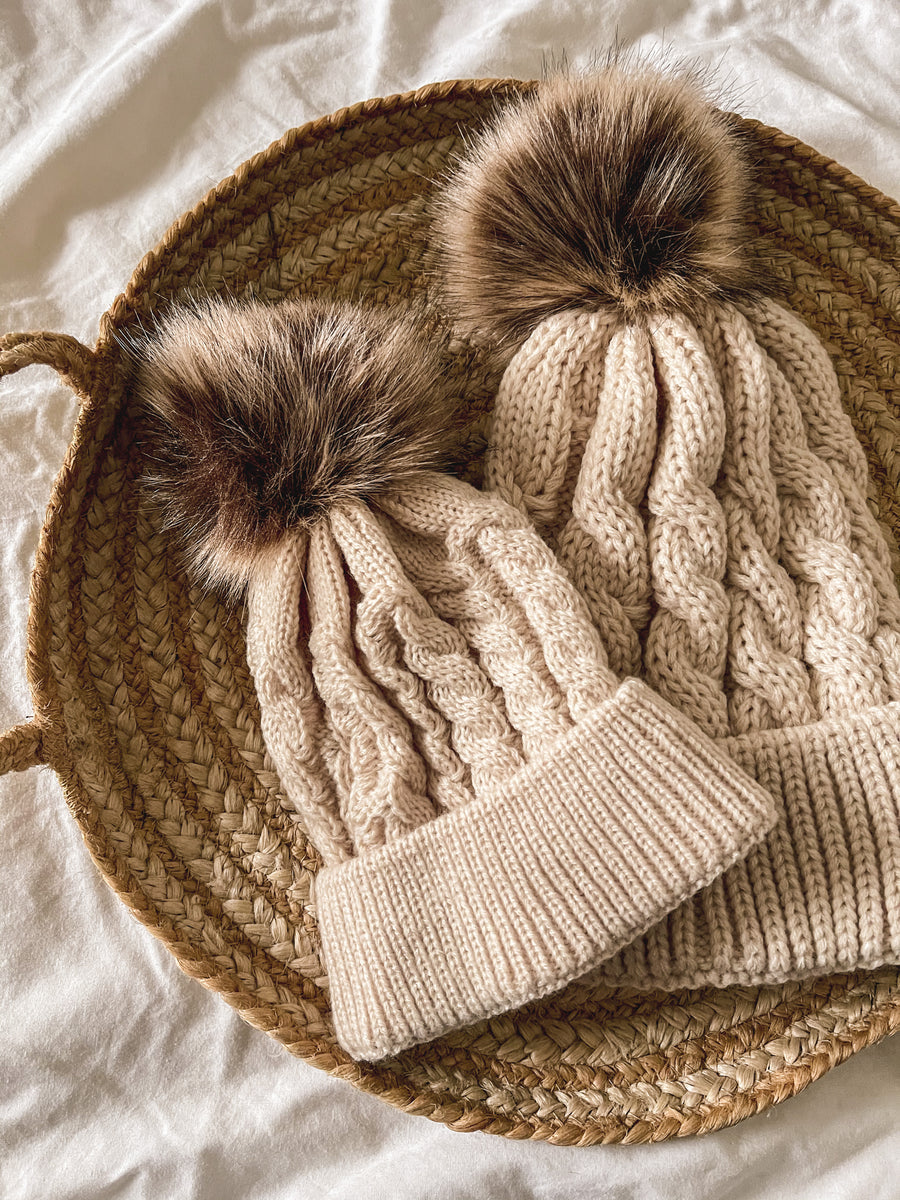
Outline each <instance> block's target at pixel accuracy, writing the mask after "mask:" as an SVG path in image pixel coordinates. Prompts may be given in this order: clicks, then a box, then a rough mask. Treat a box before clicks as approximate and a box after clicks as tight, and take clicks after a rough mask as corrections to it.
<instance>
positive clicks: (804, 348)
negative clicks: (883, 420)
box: [747, 301, 900, 700]
mask: <svg viewBox="0 0 900 1200" xmlns="http://www.w3.org/2000/svg"><path fill="white" fill-rule="evenodd" d="M747 315H748V317H749V319H750V321H751V323H752V325H753V328H754V330H755V332H756V335H757V337H758V338H759V341H760V343H761V345H763V346H765V347H766V349H767V350H768V351H769V353H770V354H771V356H772V358H773V360H774V361H775V362H776V363H777V365H778V367H779V369H780V370H781V372H782V374H783V375H784V377H785V379H786V380H787V381H788V383H789V384H790V386H791V388H792V390H793V392H794V395H795V397H796V399H797V403H798V404H799V406H800V411H801V414H802V416H803V421H804V426H805V429H806V434H807V438H808V442H809V446H810V449H811V450H812V451H813V452H814V453H816V454H817V455H818V456H819V457H820V458H822V459H824V461H825V462H827V464H828V466H829V467H830V468H831V471H832V473H833V474H834V476H835V478H836V479H837V480H838V482H839V485H840V487H841V490H842V492H843V497H844V502H845V505H846V510H847V516H848V520H849V522H850V536H851V545H852V547H853V550H854V551H855V553H856V554H858V555H859V557H860V558H861V559H862V561H863V562H864V563H865V564H866V567H867V568H868V570H869V571H870V572H871V576H872V581H873V582H874V584H875V587H876V589H877V591H878V597H879V629H878V631H877V632H876V633H875V635H874V636H873V638H872V642H873V645H875V646H876V647H877V649H878V652H879V654H880V655H881V659H882V666H883V669H884V675H885V682H886V685H887V687H888V688H889V691H890V698H891V700H900V595H898V592H897V586H896V583H895V580H894V572H893V567H892V564H891V553H890V550H889V548H888V545H887V542H886V541H885V539H884V536H883V535H882V532H881V529H880V528H879V525H878V522H877V520H876V519H875V517H874V515H873V513H872V511H871V509H870V508H869V506H868V504H867V503H866V495H867V491H868V487H869V474H868V468H867V466H866V456H865V451H864V450H863V448H862V446H861V445H860V443H859V441H858V440H857V438H856V435H855V434H854V432H853V424H852V422H851V421H850V418H849V417H848V416H847V414H846V413H845V412H844V410H843V408H842V406H841V396H840V389H839V387H838V382H837V377H836V376H835V373H834V369H833V368H832V365H831V360H830V359H829V357H828V352H827V351H826V349H825V347H824V346H823V345H822V343H821V342H820V341H819V339H818V338H817V337H816V336H815V334H813V332H812V331H811V330H810V329H809V328H808V327H807V326H806V325H805V324H804V323H803V321H801V320H800V319H799V317H796V316H794V315H793V313H790V312H788V311H787V310H786V309H784V308H782V307H781V306H780V305H777V304H774V303H772V302H771V301H760V302H759V303H758V304H756V305H753V306H751V307H749V308H748V309H747Z"/></svg>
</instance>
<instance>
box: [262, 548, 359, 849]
mask: <svg viewBox="0 0 900 1200" xmlns="http://www.w3.org/2000/svg"><path fill="white" fill-rule="evenodd" d="M306 557H307V539H306V538H305V537H304V536H298V537H297V538H295V539H292V540H291V541H289V542H287V543H286V544H285V546H284V547H283V549H282V551H281V554H280V556H279V558H278V561H277V562H274V563H273V564H272V569H271V571H270V572H269V573H267V574H266V575H265V576H262V577H260V579H259V580H258V581H256V582H255V583H254V585H253V586H252V587H251V589H250V592H249V595H248V607H249V609H250V613H251V618H252V616H253V614H254V613H256V612H263V613H265V614H266V617H267V619H266V620H263V621H256V620H252V619H251V628H252V629H253V631H254V634H253V636H251V637H249V638H248V640H247V658H248V663H249V666H250V668H251V670H252V671H253V672H254V679H255V682H256V691H257V695H258V696H259V702H260V709H261V713H262V727H263V734H264V736H265V739H266V745H267V746H268V748H269V751H270V753H271V754H272V755H273V756H274V757H275V758H277V759H278V761H279V762H280V763H282V764H283V766H282V779H281V782H282V786H283V787H284V788H285V790H286V792H287V794H288V795H290V797H291V799H292V802H293V803H294V805H295V807H296V808H297V811H298V812H299V814H300V817H301V819H302V820H303V822H304V825H305V828H306V829H307V830H308V831H309V836H310V837H311V838H312V839H313V841H314V843H315V845H316V846H317V847H318V849H319V851H320V853H321V854H322V857H323V859H324V861H325V863H326V865H331V864H333V863H337V862H340V861H342V860H343V859H347V858H350V857H351V856H352V854H353V843H352V840H351V838H350V836H349V833H348V831H347V827H346V825H345V824H344V822H343V821H342V820H341V816H340V812H339V810H338V806H337V803H336V801H335V796H334V791H333V787H332V786H331V783H330V775H329V772H328V771H327V770H326V769H325V762H324V758H325V755H324V754H323V749H324V748H325V746H326V745H327V742H328V739H327V738H326V736H325V733H326V731H325V727H324V721H323V718H322V711H321V704H320V701H319V697H318V696H317V694H316V691H315V687H314V684H313V678H312V674H311V671H310V668H309V665H308V663H307V661H306V658H305V656H304V652H303V633H302V630H301V627H300V626H301V618H300V613H301V609H302V592H303V579H304V568H305V565H306ZM280 596H286V597H287V603H285V604H284V605H279V604H278V600H277V598H278V597H280ZM275 614H278V615H277V617H276V616H275Z"/></svg>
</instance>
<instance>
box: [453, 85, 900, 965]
mask: <svg viewBox="0 0 900 1200" xmlns="http://www.w3.org/2000/svg"><path fill="white" fill-rule="evenodd" d="M749 157H750V156H749V153H748V150H747V148H746V147H745V146H744V144H743V142H742V140H741V139H740V138H739V137H738V135H737V133H736V132H735V126H734V124H733V122H732V121H731V119H730V118H729V117H728V116H726V115H724V114H722V113H720V112H718V111H717V110H716V109H715V108H713V107H712V106H711V105H710V104H709V103H708V102H707V101H706V100H705V99H704V97H703V95H702V93H701V92H700V91H699V89H698V87H697V86H696V84H695V82H694V81H693V80H692V79H691V78H690V77H688V76H681V77H678V78H673V77H669V76H662V75H659V74H657V73H655V72H652V71H642V72H638V73H629V72H628V71H627V70H625V69H624V68H623V67H622V66H621V65H619V64H613V65H612V66H611V67H610V68H609V69H608V70H607V71H605V72H602V73H600V74H599V75H598V76H596V77H593V78H590V79H587V78H578V79H576V78H565V79H561V80H556V81H551V82H548V83H546V84H543V85H539V86H538V87H537V89H536V91H535V93H534V94H533V95H531V96H528V97H526V98H525V99H523V100H521V101H519V102H518V103H517V104H515V105H514V106H513V107H512V108H511V109H510V110H507V111H506V112H504V113H502V114H501V115H500V116H499V118H497V119H496V121H495V123H494V124H493V125H492V126H490V127H489V128H488V129H487V130H486V132H485V133H484V134H483V136H482V137H481V139H480V140H479V141H478V142H476V143H475V144H474V146H473V147H472V148H471V151H470V154H469V156H468V158H467V160H466V161H465V162H464V163H463V164H462V165H461V167H460V169H459V172H458V174H457V176H456V178H455V179H454V180H453V181H452V182H451V183H450V185H449V186H448V188H447V190H446V192H445V195H444V197H443V200H442V205H441V212H440V214H439V217H438V222H437V230H438V238H439V243H440V250H441V254H442V258H443V267H444V274H445V281H446V283H445V288H446V296H447V297H448V298H449V300H450V301H451V303H452V304H453V306H454V308H455V310H456V313H457V316H458V319H459V322H460V325H461V327H462V328H463V329H466V330H468V332H469V333H470V334H472V335H473V336H477V337H478V338H480V339H481V340H482V341H484V340H490V339H493V342H494V344H495V346H496V347H497V349H498V352H499V353H503V354H505V355H506V356H507V357H508V359H509V361H508V365H507V367H506V370H505V374H504V376H503V379H502V383H501V385H500V390H499V394H498V396H497V400H496V405H495V409H494V413H493V425H492V432H491V434H490V438H489V447H488V455H487V465H486V474H485V486H486V487H488V488H490V489H492V490H493V491H495V492H496V493H497V494H499V495H502V496H503V497H504V498H505V499H507V500H508V501H509V502H510V503H511V504H514V505H516V506H518V507H519V508H520V510H521V511H523V512H525V513H528V514H529V515H530V516H531V517H532V518H533V520H534V521H535V523H536V526H537V528H538V529H539V530H540V531H541V533H542V534H543V536H544V537H545V538H546V540H547V542H548V544H549V545H550V546H552V548H553V549H554V550H555V552H556V554H557V556H558V559H559V561H560V563H561V564H562V565H563V566H564V567H565V568H566V570H567V572H568V574H569V576H570V578H571V579H572V580H573V581H574V583H575V584H576V585H577V587H578V589H579V590H580V592H581V594H582V595H583V596H584V598H585V600H586V602H587V604H588V607H589V610H590V612H591V616H592V618H593V620H594V623H595V625H596V627H597V628H598V630H599V631H600V633H601V636H602V637H603V640H604V642H605V644H606V646H607V650H608V654H609V663H610V666H611V667H612V669H613V670H614V671H615V672H616V673H617V674H620V675H637V676H640V677H641V678H643V680H644V681H645V682H646V683H648V684H649V685H650V686H651V687H652V688H653V689H654V690H655V691H656V692H657V693H658V694H659V695H660V696H661V697H664V698H665V699H666V700H668V701H669V702H670V703H671V704H672V705H673V706H675V707H676V708H677V709H678V710H679V711H680V712H682V713H683V714H684V715H685V716H686V717H689V718H690V719H691V720H692V721H693V722H694V723H695V724H696V725H697V726H698V727H699V728H702V729H703V730H704V731H705V732H706V733H707V734H709V735H710V736H711V737H712V738H714V739H716V740H717V742H718V744H719V745H720V746H721V747H722V749H723V750H725V751H726V752H727V753H728V754H729V755H730V756H731V757H732V758H733V759H734V761H735V762H737V763H740V764H741V766H743V767H744V768H745V769H746V770H747V771H748V772H749V773H751V774H752V775H753V776H754V777H755V778H756V779H757V780H758V781H759V782H760V783H762V784H763V785H764V786H765V787H766V788H767V789H768V790H769V791H770V792H771V794H772V796H773V797H774V798H775V800H776V802H777V806H778V810H779V814H780V817H779V821H778V823H777V825H776V827H775V828H774V830H773V831H772V833H771V834H770V835H769V837H768V839H767V840H766V841H765V842H764V843H763V844H762V845H760V846H759V847H757V848H756V849H755V850H754V851H752V852H751V854H750V855H749V856H748V858H747V860H746V861H745V862H743V863H740V864H737V865H736V866H734V867H733V868H731V870H730V871H729V872H728V873H727V874H725V875H724V876H723V877H722V878H721V879H719V880H718V881H717V882H716V883H714V884H713V885H712V886H711V887H710V888H708V889H706V890H705V891H703V892H702V893H700V894H699V895H697V896H696V897H694V898H693V899H692V900H691V901H689V902H688V903H687V904H686V905H684V906H682V907H681V908H680V909H678V910H677V911H676V912H674V913H673V914H671V915H670V916H669V917H668V918H667V920H666V921H665V922H663V923H661V924H660V925H659V926H658V927H656V928H654V929H653V930H652V931H650V933H648V934H647V935H646V937H644V938H642V939H640V940H637V941H636V942H635V943H634V944H633V945H632V946H631V947H629V948H628V949H627V950H625V951H624V952H623V953H622V954H621V955H620V956H618V957H617V958H616V959H615V960H614V961H613V962H611V963H609V964H607V965H606V966H605V967H604V969H603V971H602V974H603V976H604V978H606V979H609V980H612V981H617V982H623V983H628V984H629V985H633V986H638V987H657V986H659V987H670V988H671V987H680V986H696V985H702V984H715V985H727V984H732V983H748V984H750V983H763V982H775V981H783V980H787V979H790V978H800V977H804V976H809V975H814V974H819V973H826V972H832V971H835V970H842V969H852V968H862V967H866V968H871V967H876V966H879V965H881V964H883V963H885V962H893V961H898V959H900V737H898V733H900V703H898V702H900V597H898V592H897V586H896V583H895V580H894V578H893V575H892V571H891V562H890V554H889V550H888V546H887V544H886V543H885V540H884V538H883V536H882V533H881V531H880V529H879V527H878V524H877V522H876V519H875V517H874V516H873V514H872V512H871V511H870V509H869V507H868V505H867V500H866V496H867V484H868V477H867V471H866V462H865V455H864V452H863V450H862V448H861V446H860V445H859V443H858V442H857V440H856V438H855V436H854V433H853V429H852V426H851V423H850V420H849V418H848V417H847V416H846V415H845V413H844V411H843V409H842V407H841V401H840V395H839V390H838V383H837V379H836V376H835V372H834V370H833V368H832V365H831V363H830V360H829V357H828V354H827V352H826V350H825V348H824V347H823V346H822V345H821V344H820V343H819V341H818V340H817V339H816V337H815V336H814V335H813V334H812V333H811V332H810V331H809V330H808V328H807V327H806V326H805V325H804V324H803V322H802V321H801V320H800V319H799V318H798V317H796V316H795V315H793V314H792V313H791V312H789V311H788V310H787V309H786V308H784V307H782V306H780V305H779V304H778V303H776V302H775V301H774V300H772V299H767V298H765V295H764V289H765V281H764V280H763V279H762V278H761V277H759V276H758V275H757V274H755V273H754V270H753V268H752V261H751V258H750V256H749V255H748V254H747V253H746V250H745V245H746V243H747V242H748V241H749V233H748V231H747V229H746V227H745V225H744V222H743V207H744V204H745V203H746V199H747V196H748V193H749V187H750V184H749V182H748V181H749V179H750V169H749V166H748V160H749Z"/></svg>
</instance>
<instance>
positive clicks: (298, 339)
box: [128, 299, 455, 594]
mask: <svg viewBox="0 0 900 1200" xmlns="http://www.w3.org/2000/svg"><path fill="white" fill-rule="evenodd" d="M128 349H129V351H130V352H131V353H132V354H133V355H134V357H135V360H136V361H135V369H134V377H133V388H134V392H135V396H136V399H137V402H138V405H139V407H140V409H141V411H142V414H143V417H144V425H143V434H142V443H143V449H144V455H145V459H146V464H147V465H146V476H145V482H146V486H147V488H148V489H149V492H150V494H151V495H152V497H154V499H155V501H156V502H157V503H158V504H159V505H160V506H161V507H162V510H163V513H164V519H165V523H166V525H167V526H168V527H169V528H170V529H172V530H173V531H174V533H175V534H176V536H177V537H178V539H179V541H180V543H181V545H182V548H183V549H184V551H185V554H186V557H187V559H188V563H189V566H190V567H191V569H192V570H193V571H194V572H195V573H196V574H198V575H199V576H200V577H201V578H202V579H203V580H204V582H206V583H207V584H209V585H211V586H215V587H219V588H224V589H225V590H226V591H230V592H231V593H233V594H237V593H239V592H240V591H241V590H242V589H243V588H244V587H245V585H246V584H247V582H248V581H249V579H250V578H251V576H252V574H253V571H254V569H255V567H256V565H257V564H258V563H259V562H260V561H261V559H262V558H263V557H264V556H265V554H266V552H267V551H268V550H270V549H271V548H272V547H273V546H275V545H276V544H277V543H278V542H279V541H280V540H281V539H282V538H283V537H285V536H286V535H288V534H290V533H291V532H292V531H293V530H297V529H301V528H309V527H310V526H311V525H312V524H313V523H314V522H316V521H318V520H320V519H321V518H322V517H323V516H324V515H325V514H326V513H327V512H328V510H329V508H330V507H331V506H332V505H335V504H339V503H341V502H342V501H345V500H347V499H350V498H355V499H361V500H369V499H372V498H374V497H377V496H378V494H379V493H380V492H382V491H383V490H384V489H386V488H388V487H390V486H392V485H394V484H397V483H399V482H402V481H403V480H404V479H405V478H407V477H409V476H411V475H413V474H415V473H417V472H420V471H423V470H427V469H430V468H433V467H436V466H438V465H439V464H440V461H441V458H442V455H443V452H444V450H445V448H446V442H447V439H448V435H449V432H452V427H453V416H454V407H455V406H454V403H453V399H452V396H451V395H450V393H449V390H448V386H447V384H446V383H445V382H444V369H443V368H444V363H443V359H442V350H443V341H442V339H441V338H440V337H436V336H435V335H434V333H433V331H431V330H429V331H426V330H425V328H424V327H423V325H422V323H421V320H420V318H418V317H416V316H414V315H413V313H412V312H410V311H404V312H402V313H398V312H397V311H396V310H393V311H391V312H388V311H384V310H380V309H374V308H363V307H360V306H356V305H353V304H349V303H346V304H337V303H326V302H323V301H317V300H296V301H283V302H281V303H279V304H274V305H273V304H263V303H260V302H258V301H252V302H249V303H238V302H233V301H224V300H220V299H208V300H204V301H199V302H195V303H192V304H190V305H189V306H186V307H176V308H173V309H171V310H170V311H169V313H168V314H167V315H166V316H165V317H164V318H163V319H162V320H161V322H160V323H159V324H158V326H157V327H156V329H155V330H154V331H152V332H151V333H150V334H148V335H145V337H144V338H142V339H141V340H139V341H134V342H132V343H130V344H129V347H128Z"/></svg>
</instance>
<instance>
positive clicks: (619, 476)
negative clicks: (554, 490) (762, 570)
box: [558, 326, 657, 675]
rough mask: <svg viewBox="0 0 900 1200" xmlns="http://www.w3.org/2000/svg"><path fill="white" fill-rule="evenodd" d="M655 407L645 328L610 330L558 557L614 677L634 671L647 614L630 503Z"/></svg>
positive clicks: (645, 469)
mask: <svg viewBox="0 0 900 1200" xmlns="http://www.w3.org/2000/svg"><path fill="white" fill-rule="evenodd" d="M656 406H657V391H656V380H655V378H654V374H653V359H652V355H651V352H650V339H649V337H648V335H647V332H646V331H645V330H644V329H641V328H638V327H635V326H628V327H626V328H624V329H620V330H617V331H616V333H614V334H613V336H612V338H611V340H610V343H609V349H608V352H607V359H606V368H605V371H604V382H603V390H602V392H601V394H600V401H599V404H598V406H597V415H596V420H595V422H594V428H593V430H592V432H591V435H590V438H589V440H588V444H587V448H586V450H585V453H584V457H583V460H582V464H581V470H580V472H579V475H578V478H577V482H576V486H575V489H574V495H573V498H572V516H571V518H570V519H569V520H568V521H567V522H566V525H565V527H564V529H563V532H562V534H561V535H560V537H559V542H558V554H559V559H560V562H561V563H562V564H563V566H565V567H566V568H567V570H568V571H569V574H570V575H571V577H572V579H573V581H574V582H575V584H576V585H577V586H578V588H579V590H580V591H581V593H582V595H583V596H584V597H585V599H586V600H587V602H588V607H589V609H590V611H591V617H592V619H593V621H594V624H595V625H596V626H597V627H598V628H599V629H601V630H602V631H603V635H604V639H605V641H606V645H607V652H608V654H609V663H610V666H611V667H612V668H613V670H614V671H616V672H617V673H618V674H620V675H634V674H637V673H638V672H639V671H640V668H641V643H640V634H641V633H643V631H644V628H645V626H646V624H647V622H648V621H649V619H650V596H651V586H650V562H649V554H648V550H647V535H646V532H645V529H644V521H643V517H642V516H641V514H640V512H639V511H638V507H637V506H638V505H639V504H640V503H641V501H642V500H643V498H644V494H645V492H646V490H647V483H648V480H649V478H650V468H651V465H652V463H653V453H654V450H655V449H656V428H657V422H656Z"/></svg>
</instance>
